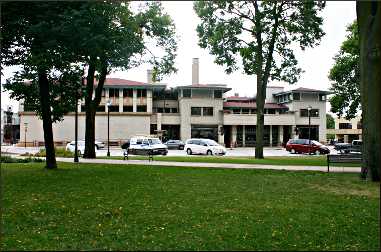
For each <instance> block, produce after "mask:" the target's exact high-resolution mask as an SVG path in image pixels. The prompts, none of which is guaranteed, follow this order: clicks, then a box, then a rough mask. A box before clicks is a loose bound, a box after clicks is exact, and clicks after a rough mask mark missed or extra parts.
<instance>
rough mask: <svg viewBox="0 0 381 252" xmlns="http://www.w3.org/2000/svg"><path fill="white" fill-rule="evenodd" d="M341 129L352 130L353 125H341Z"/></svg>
mask: <svg viewBox="0 0 381 252" xmlns="http://www.w3.org/2000/svg"><path fill="white" fill-rule="evenodd" d="M339 129H352V124H351V123H339Z"/></svg>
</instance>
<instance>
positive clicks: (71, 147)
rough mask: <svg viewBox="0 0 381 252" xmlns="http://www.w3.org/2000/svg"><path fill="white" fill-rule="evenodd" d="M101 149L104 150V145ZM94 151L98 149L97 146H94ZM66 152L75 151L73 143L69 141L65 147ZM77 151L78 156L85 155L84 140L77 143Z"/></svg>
mask: <svg viewBox="0 0 381 252" xmlns="http://www.w3.org/2000/svg"><path fill="white" fill-rule="evenodd" d="M95 142H98V141H95ZM98 143H101V142H98ZM102 148H104V144H103V147H102ZM95 149H96V150H98V149H99V148H98V147H97V144H96V145H95ZM66 150H67V151H71V152H74V150H75V141H71V142H70V143H68V144H67V145H66ZM77 151H78V155H83V153H85V141H84V140H79V141H77Z"/></svg>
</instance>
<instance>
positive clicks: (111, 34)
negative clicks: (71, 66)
mask: <svg viewBox="0 0 381 252" xmlns="http://www.w3.org/2000/svg"><path fill="white" fill-rule="evenodd" d="M69 25H71V28H70V30H75V31H76V35H75V36H72V37H70V39H71V41H72V45H71V46H72V48H73V49H72V50H73V52H74V53H75V54H77V55H79V56H80V57H81V59H82V60H81V62H82V63H83V64H85V65H86V66H87V77H86V88H85V110H86V132H85V153H84V157H86V158H95V145H94V144H95V114H96V109H97V107H98V105H99V103H100V101H101V94H102V90H103V87H104V82H105V80H106V76H107V74H109V73H110V71H112V70H115V69H123V70H127V69H131V68H133V67H136V66H138V65H140V64H142V63H147V62H148V63H150V64H151V65H153V70H154V72H153V77H154V78H155V79H156V80H158V79H160V77H161V76H162V75H164V74H169V73H171V72H175V71H176V69H175V67H174V59H175V56H176V49H177V43H176V40H175V26H174V24H173V22H172V20H171V18H170V17H169V16H168V15H166V14H164V13H163V10H162V7H161V3H158V2H150V3H146V4H145V5H141V6H140V8H139V10H138V11H137V14H134V13H133V12H132V11H131V7H130V4H129V3H128V2H118V1H103V2H97V1H95V2H86V3H84V4H83V6H82V8H81V9H80V10H79V11H75V12H74V13H72V15H68V16H67V18H66V20H65V25H64V26H65V27H70V26H69ZM69 33H70V34H71V31H69ZM152 47H155V50H156V52H153V50H152ZM158 51H159V52H158ZM93 96H94V97H93Z"/></svg>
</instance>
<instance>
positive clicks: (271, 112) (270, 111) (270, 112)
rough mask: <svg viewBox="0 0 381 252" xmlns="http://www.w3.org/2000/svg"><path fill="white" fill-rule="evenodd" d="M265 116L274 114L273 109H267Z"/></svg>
mask: <svg viewBox="0 0 381 252" xmlns="http://www.w3.org/2000/svg"><path fill="white" fill-rule="evenodd" d="M267 114H275V109H267Z"/></svg>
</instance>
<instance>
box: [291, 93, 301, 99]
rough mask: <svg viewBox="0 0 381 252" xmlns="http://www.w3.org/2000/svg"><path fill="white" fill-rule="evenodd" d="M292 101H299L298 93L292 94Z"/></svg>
mask: <svg viewBox="0 0 381 252" xmlns="http://www.w3.org/2000/svg"><path fill="white" fill-rule="evenodd" d="M292 99H293V100H294V101H300V93H293V94H292Z"/></svg>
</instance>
